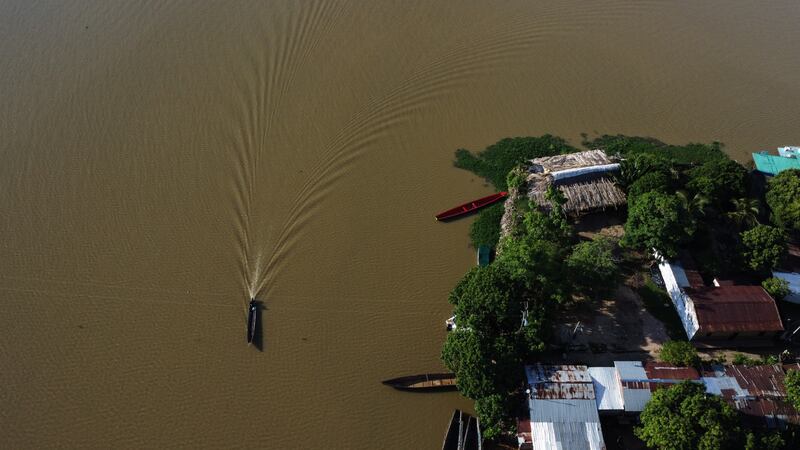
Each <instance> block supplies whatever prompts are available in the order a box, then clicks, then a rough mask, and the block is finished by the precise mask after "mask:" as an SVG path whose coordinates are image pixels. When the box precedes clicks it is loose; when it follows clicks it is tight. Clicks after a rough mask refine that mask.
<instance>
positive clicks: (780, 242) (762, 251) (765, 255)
mask: <svg viewBox="0 0 800 450" xmlns="http://www.w3.org/2000/svg"><path fill="white" fill-rule="evenodd" d="M742 244H744V247H745V251H744V254H743V255H744V257H745V258H746V261H747V264H748V265H749V266H750V268H751V269H753V270H755V271H758V272H770V271H772V269H774V268H775V267H776V266H777V265H778V263H779V262H780V260H781V258H782V257H783V256H784V255H785V254H786V238H785V237H784V235H783V232H782V231H781V230H780V229H778V228H775V227H771V226H769V225H756V226H755V227H754V228H752V229H750V230H747V231H745V232H743V233H742Z"/></svg>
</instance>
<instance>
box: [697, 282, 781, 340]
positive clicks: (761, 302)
mask: <svg viewBox="0 0 800 450" xmlns="http://www.w3.org/2000/svg"><path fill="white" fill-rule="evenodd" d="M685 292H686V294H687V295H689V297H690V298H691V299H692V302H693V303H694V310H695V313H696V315H697V322H698V325H699V333H701V334H702V333H716V332H726V333H727V332H745V331H759V332H760V331H782V330H783V324H782V323H781V317H780V314H779V313H778V306H777V305H776V304H775V300H773V299H772V297H770V296H769V294H767V291H765V290H764V288H762V287H761V286H720V287H707V288H686V289H685Z"/></svg>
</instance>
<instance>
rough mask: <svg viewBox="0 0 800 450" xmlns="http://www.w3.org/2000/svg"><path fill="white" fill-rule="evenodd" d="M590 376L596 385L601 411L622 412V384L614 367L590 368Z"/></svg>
mask: <svg viewBox="0 0 800 450" xmlns="http://www.w3.org/2000/svg"><path fill="white" fill-rule="evenodd" d="M588 371H589V375H591V377H592V384H593V385H594V397H595V400H596V402H597V409H598V410H600V411H622V410H624V409H625V403H624V402H623V399H622V384H620V382H619V377H618V376H617V369H616V368H614V367H589V369H588Z"/></svg>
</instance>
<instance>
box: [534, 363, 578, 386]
mask: <svg viewBox="0 0 800 450" xmlns="http://www.w3.org/2000/svg"><path fill="white" fill-rule="evenodd" d="M528 367H530V368H531V375H532V376H533V379H532V380H531V379H530V376H529V380H528V381H529V382H530V383H531V384H533V383H538V382H542V381H551V382H557V383H565V382H575V383H591V382H592V378H591V377H590V376H589V372H587V370H588V367H586V366H576V365H542V364H537V365H535V366H528Z"/></svg>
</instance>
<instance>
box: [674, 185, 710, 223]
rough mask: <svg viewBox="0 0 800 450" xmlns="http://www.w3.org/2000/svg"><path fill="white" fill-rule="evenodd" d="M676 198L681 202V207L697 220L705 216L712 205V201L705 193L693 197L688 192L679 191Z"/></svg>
mask: <svg viewBox="0 0 800 450" xmlns="http://www.w3.org/2000/svg"><path fill="white" fill-rule="evenodd" d="M675 196H676V197H677V198H678V201H680V203H681V207H682V208H683V209H684V210H685V211H687V212H688V213H689V215H690V216H692V217H695V218H701V217H703V216H705V215H706V210H707V209H708V207H709V205H710V204H711V201H710V200H709V199H708V197H706V196H705V195H704V194H703V193H697V194H694V195H691V194H689V193H688V192H686V191H678V192H676V193H675Z"/></svg>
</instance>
